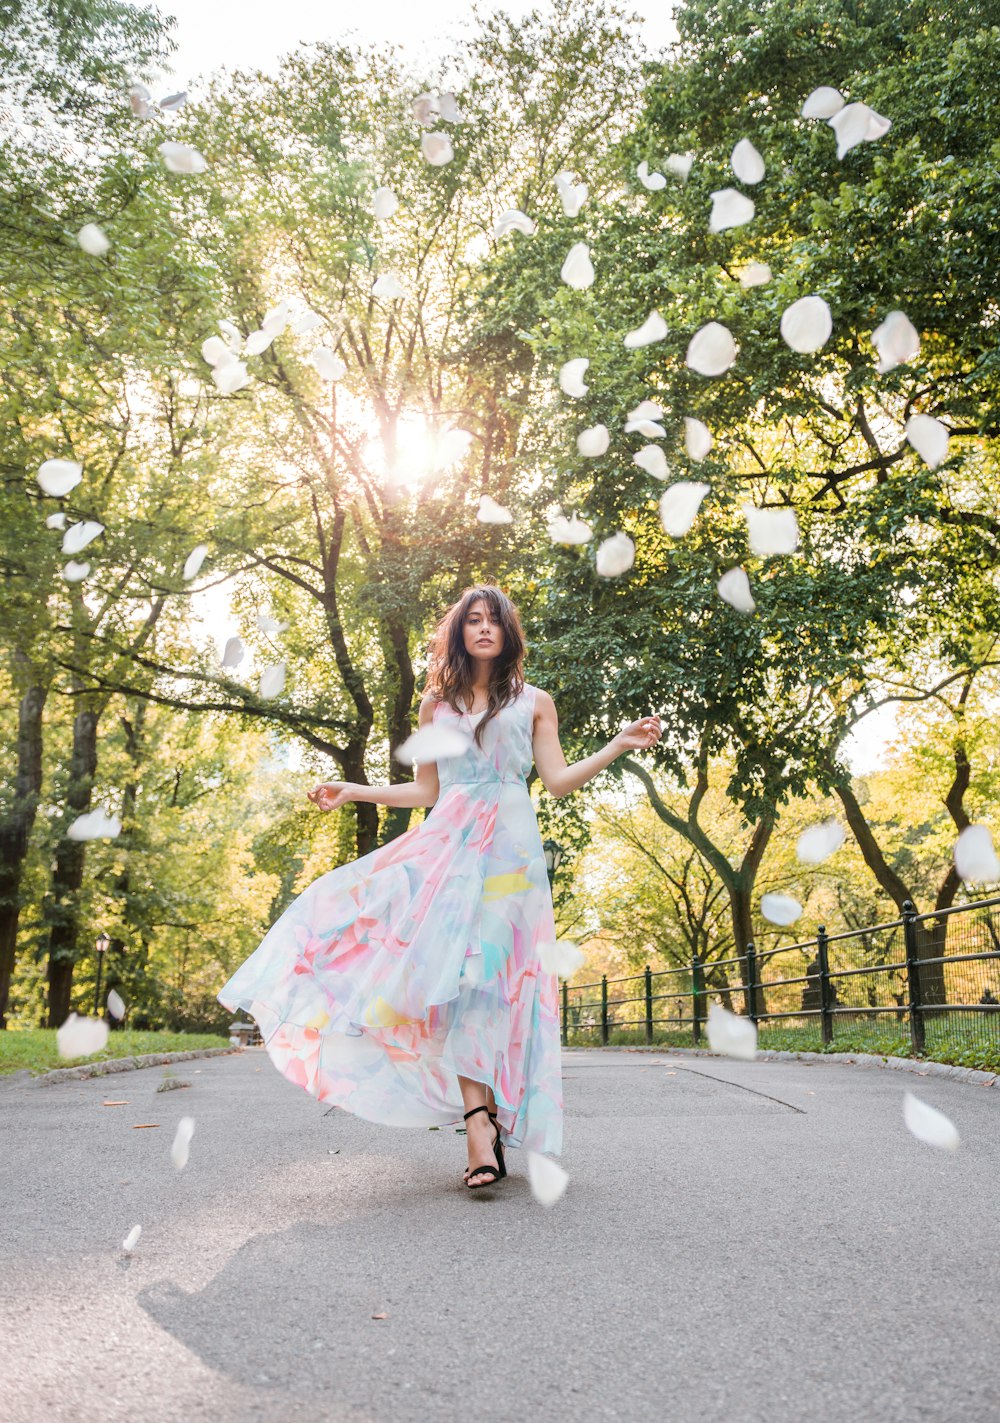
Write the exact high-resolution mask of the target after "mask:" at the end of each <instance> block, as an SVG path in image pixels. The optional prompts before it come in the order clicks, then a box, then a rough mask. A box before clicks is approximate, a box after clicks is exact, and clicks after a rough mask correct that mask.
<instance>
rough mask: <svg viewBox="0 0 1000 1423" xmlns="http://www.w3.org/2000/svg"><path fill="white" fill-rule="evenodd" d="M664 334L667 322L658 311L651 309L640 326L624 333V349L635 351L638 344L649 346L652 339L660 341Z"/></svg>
mask: <svg viewBox="0 0 1000 1423" xmlns="http://www.w3.org/2000/svg"><path fill="white" fill-rule="evenodd" d="M666 334H667V323H666V322H665V321H664V319H663V317H662V316H661V315H660V313H659V312H658V311H651V312H650V313H649V315H648V316H647V317H646V319H645V321H644V322H643V323H642V325H641V326H637V327H636V329H635V330H634V331H630V332H629V333H628V334H627V335H626V337H625V347H626V350H629V351H635V350H638V348H639V347H640V346H651V345H652V344H653V342H654V341H662V340H663V338H664V337H665V336H666Z"/></svg>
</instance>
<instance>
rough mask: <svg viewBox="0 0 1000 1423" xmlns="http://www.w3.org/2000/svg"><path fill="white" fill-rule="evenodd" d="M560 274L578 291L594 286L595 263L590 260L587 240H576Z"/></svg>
mask: <svg viewBox="0 0 1000 1423" xmlns="http://www.w3.org/2000/svg"><path fill="white" fill-rule="evenodd" d="M559 275H560V276H561V277H562V279H563V281H564V282H565V283H566V285H567V286H568V287H572V288H573V289H574V290H575V291H578V292H582V291H586V290H587V288H588V287H590V286H593V284H594V264H593V262H591V260H590V250H589V248H588V247H587V244H586V242H574V244H573V246H572V247H571V248H570V249H569V253H568V254H567V257H566V260H565V262H564V263H563V264H562V271H561V272H560V273H559Z"/></svg>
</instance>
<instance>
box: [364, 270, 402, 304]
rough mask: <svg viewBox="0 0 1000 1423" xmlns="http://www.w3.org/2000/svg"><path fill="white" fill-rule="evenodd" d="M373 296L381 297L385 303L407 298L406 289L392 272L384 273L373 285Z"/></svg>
mask: <svg viewBox="0 0 1000 1423" xmlns="http://www.w3.org/2000/svg"><path fill="white" fill-rule="evenodd" d="M372 296H377V297H381V298H383V299H384V300H385V301H400V300H401V299H402V298H403V297H405V296H406V288H405V287H404V286H403V284H402V283H401V282H400V280H399V278H398V277H397V276H395V275H394V274H393V273H392V272H384V273H383V274H382V276H381V277H376V278H375V281H374V282H373V283H372Z"/></svg>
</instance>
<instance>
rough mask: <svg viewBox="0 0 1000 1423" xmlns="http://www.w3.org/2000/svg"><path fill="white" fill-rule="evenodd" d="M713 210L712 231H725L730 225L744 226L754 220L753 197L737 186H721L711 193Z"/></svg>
mask: <svg viewBox="0 0 1000 1423" xmlns="http://www.w3.org/2000/svg"><path fill="white" fill-rule="evenodd" d="M709 196H710V197H711V199H712V212H711V215H710V217H709V219H708V225H709V228H710V229H711V231H712V232H725V231H726V229H727V228H730V227H743V226H744V224H746V223H748V222H750V221H752V219H753V215H754V212H755V208H754V201H753V198H748V197H747V195H746V193H741V192H740V191H739V190H738V189H737V188H720V189H719V190H718V192H715V193H710V194H709Z"/></svg>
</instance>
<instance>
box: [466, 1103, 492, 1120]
mask: <svg viewBox="0 0 1000 1423" xmlns="http://www.w3.org/2000/svg"><path fill="white" fill-rule="evenodd" d="M477 1112H485V1113H486V1115H487V1116H489V1114H490V1109H489V1107H487V1105H486V1103H485V1102H484V1103H483V1105H482V1106H481V1107H473V1109H472V1111H471V1112H466V1113H465V1115H464V1116H463V1118H462V1121H463V1122H467V1121H468V1120H469V1118H470V1117H474V1116H475V1115H476V1113H477Z"/></svg>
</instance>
